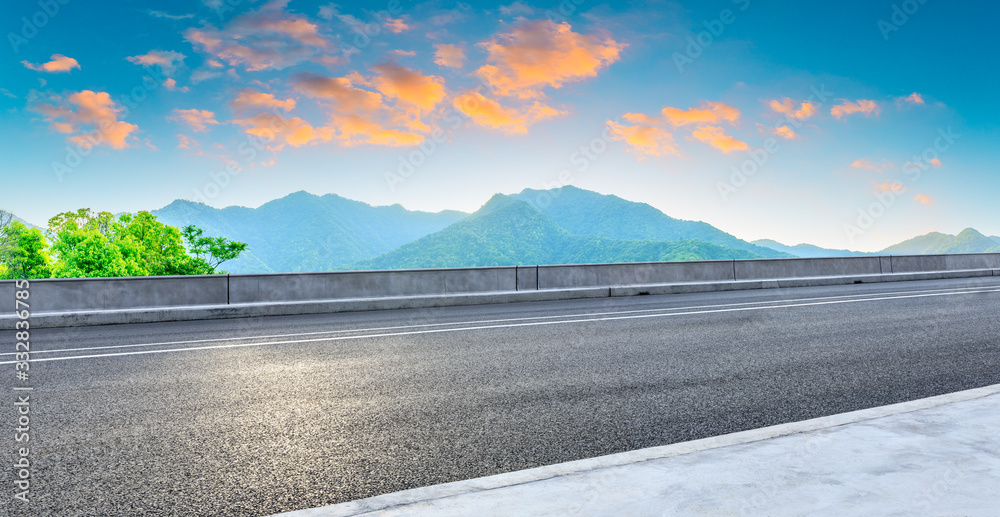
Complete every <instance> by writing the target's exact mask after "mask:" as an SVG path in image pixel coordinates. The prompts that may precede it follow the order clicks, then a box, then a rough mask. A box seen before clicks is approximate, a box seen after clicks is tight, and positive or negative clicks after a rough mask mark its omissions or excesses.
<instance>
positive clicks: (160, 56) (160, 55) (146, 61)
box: [126, 50, 187, 76]
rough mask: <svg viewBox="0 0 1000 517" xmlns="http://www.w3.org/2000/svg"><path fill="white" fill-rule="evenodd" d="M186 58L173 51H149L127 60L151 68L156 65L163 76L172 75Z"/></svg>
mask: <svg viewBox="0 0 1000 517" xmlns="http://www.w3.org/2000/svg"><path fill="white" fill-rule="evenodd" d="M185 57H187V56H185V55H184V54H181V53H180V52H174V51H163V50H150V51H149V52H147V53H146V54H142V55H139V56H130V57H128V58H126V59H128V60H129V61H130V62H132V63H135V64H137V65H142V66H153V65H157V66H159V67H160V70H163V73H164V74H165V75H168V76H169V75H173V73H174V71H175V70H176V69H177V67H178V66H179V65H181V64H183V62H184V58H185Z"/></svg>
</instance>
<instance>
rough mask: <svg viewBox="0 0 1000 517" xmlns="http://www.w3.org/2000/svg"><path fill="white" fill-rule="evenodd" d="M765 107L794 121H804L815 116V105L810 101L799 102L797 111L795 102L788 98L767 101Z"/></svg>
mask: <svg viewBox="0 0 1000 517" xmlns="http://www.w3.org/2000/svg"><path fill="white" fill-rule="evenodd" d="M767 105H768V106H769V107H770V108H771V109H772V110H774V111H776V112H778V113H781V114H782V115H785V116H787V117H789V118H793V119H796V120H805V119H807V118H809V117H811V116H813V115H815V114H816V104H815V103H813V102H810V101H802V102H800V103H799V107H798V108H797V109H796V107H795V101H793V100H792V99H790V98H788V97H785V98H783V99H781V100H777V99H774V100H770V101H767Z"/></svg>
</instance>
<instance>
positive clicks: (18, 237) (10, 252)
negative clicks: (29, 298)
mask: <svg viewBox="0 0 1000 517" xmlns="http://www.w3.org/2000/svg"><path fill="white" fill-rule="evenodd" d="M0 233H2V234H3V243H2V244H0V245H2V246H3V250H2V254H3V255H2V256H0V259H2V260H0V278H49V276H50V275H51V264H52V259H51V258H50V257H49V252H48V250H47V249H46V248H48V243H47V242H45V236H44V235H43V234H42V232H41V230H39V229H38V228H28V227H27V226H25V225H24V224H22V223H20V222H18V221H14V222H12V223H8V224H7V225H6V226H5V227H4V228H3V229H0Z"/></svg>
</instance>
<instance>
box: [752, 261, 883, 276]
mask: <svg viewBox="0 0 1000 517" xmlns="http://www.w3.org/2000/svg"><path fill="white" fill-rule="evenodd" d="M735 263H736V279H737V280H764V279H770V278H802V277H810V276H843V275H878V274H881V273H883V271H882V270H881V264H880V259H879V257H843V258H791V259H763V260H737V261H735ZM885 272H886V273H888V271H885Z"/></svg>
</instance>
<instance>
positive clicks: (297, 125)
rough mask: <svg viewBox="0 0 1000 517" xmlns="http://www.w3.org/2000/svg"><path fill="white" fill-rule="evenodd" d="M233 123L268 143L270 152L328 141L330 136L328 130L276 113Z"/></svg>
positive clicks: (257, 115)
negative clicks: (286, 146) (288, 146)
mask: <svg viewBox="0 0 1000 517" xmlns="http://www.w3.org/2000/svg"><path fill="white" fill-rule="evenodd" d="M233 122H235V123H236V124H238V125H240V126H243V127H244V128H245V129H244V131H246V132H247V134H249V135H253V136H255V137H257V138H260V139H261V140H264V141H266V142H269V145H268V146H267V147H268V149H270V150H272V151H280V150H281V149H283V148H284V147H285V145H286V144H287V145H290V146H292V147H301V146H303V145H306V144H308V143H311V142H313V141H321V142H323V141H328V140H330V138H331V136H332V135H331V132H330V130H329V129H328V128H323V127H320V128H316V127H313V126H312V124H310V123H308V122H306V121H305V120H302V119H301V118H299V117H291V118H288V117H284V116H281V115H278V114H276V113H258V114H256V115H253V116H250V117H247V118H242V119H237V120H234V121H233Z"/></svg>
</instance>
